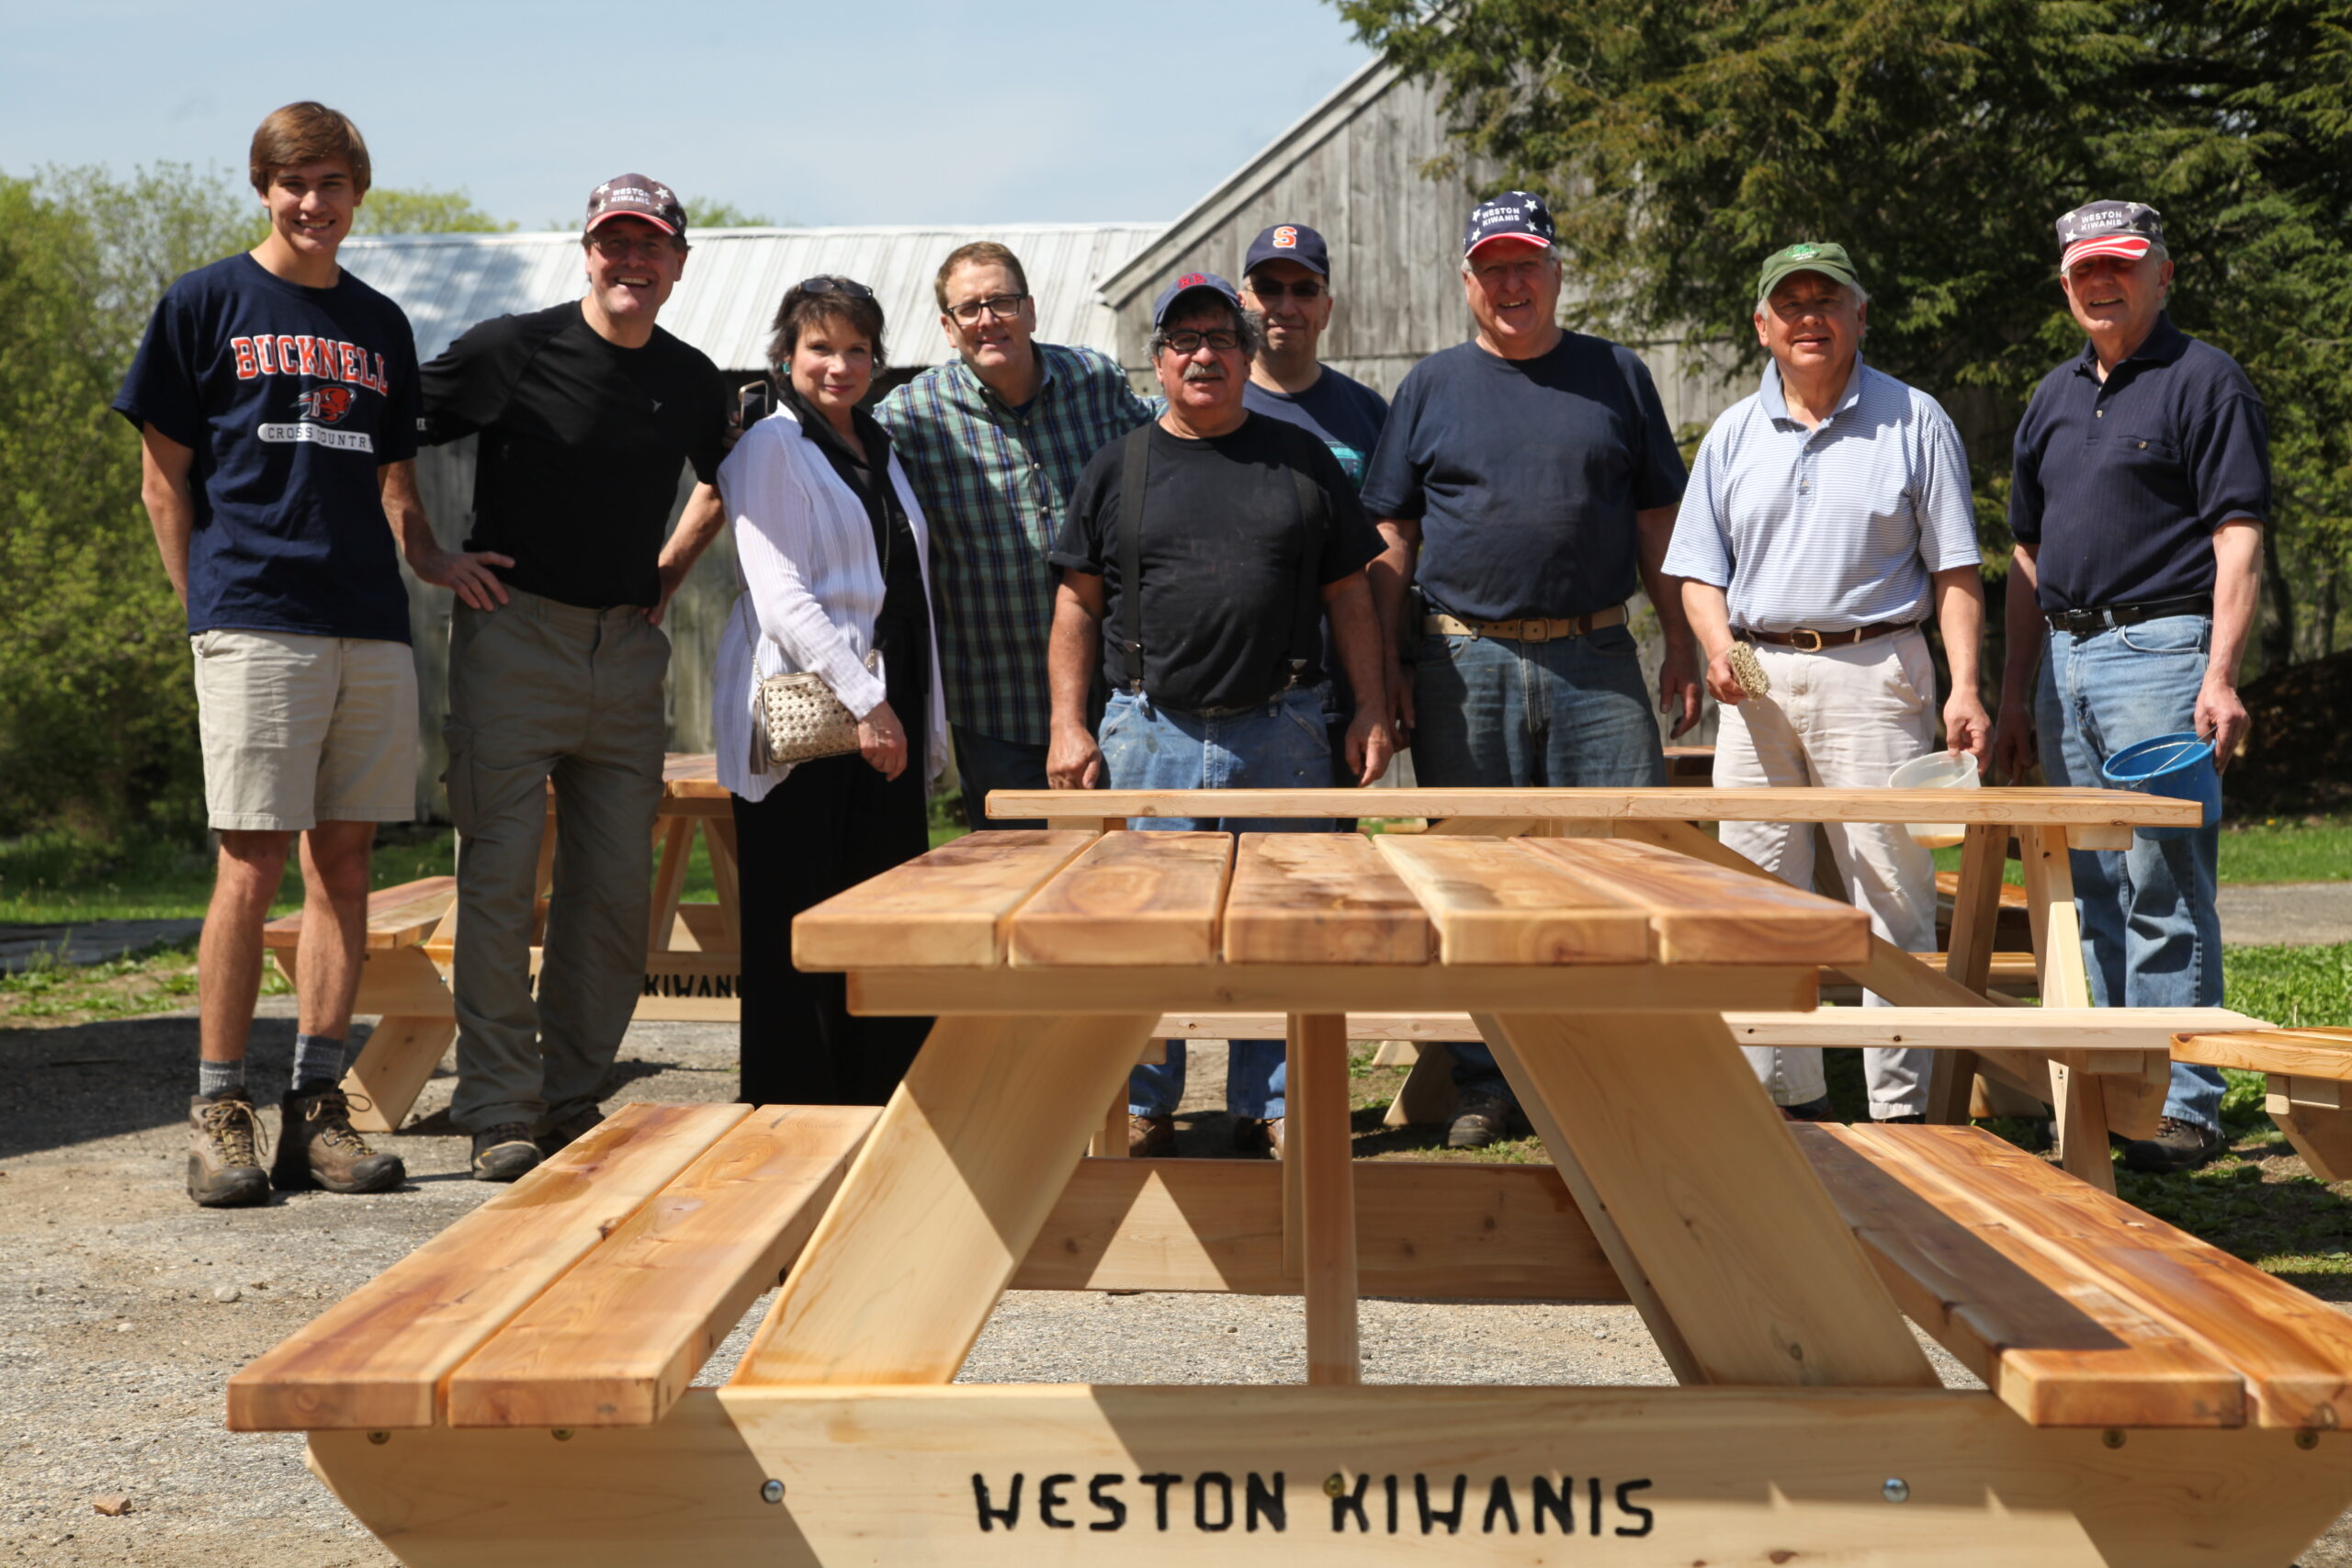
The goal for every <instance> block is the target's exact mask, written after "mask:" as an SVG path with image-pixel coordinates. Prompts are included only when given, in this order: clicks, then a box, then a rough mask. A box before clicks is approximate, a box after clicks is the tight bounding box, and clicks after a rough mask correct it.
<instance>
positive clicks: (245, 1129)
mask: <svg viewBox="0 0 2352 1568" xmlns="http://www.w3.org/2000/svg"><path fill="white" fill-rule="evenodd" d="M187 1125H188V1141H187V1195H188V1196H189V1197H191V1198H193V1199H195V1200H196V1201H198V1203H201V1204H202V1205H204V1207H206V1208H208V1209H243V1208H247V1207H250V1206H251V1205H253V1204H254V1203H266V1202H267V1201H269V1175H268V1173H267V1172H266V1171H264V1170H263V1169H262V1168H261V1156H259V1155H258V1154H257V1153H256V1152H255V1149H256V1146H257V1145H260V1144H262V1143H263V1142H264V1139H263V1137H262V1131H261V1119H260V1118H259V1117H257V1116H255V1115H254V1102H253V1097H252V1096H250V1095H248V1094H247V1093H246V1092H245V1091H244V1090H243V1089H222V1090H221V1091H220V1093H219V1094H214V1095H202V1094H199V1095H198V1096H196V1097H195V1098H194V1099H192V1100H189V1101H188V1102H187Z"/></svg>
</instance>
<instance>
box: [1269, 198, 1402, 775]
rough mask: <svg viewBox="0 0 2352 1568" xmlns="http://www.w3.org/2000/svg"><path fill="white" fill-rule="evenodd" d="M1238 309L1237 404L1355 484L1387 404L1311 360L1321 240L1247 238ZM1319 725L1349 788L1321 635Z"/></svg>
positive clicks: (1273, 230)
mask: <svg viewBox="0 0 2352 1568" xmlns="http://www.w3.org/2000/svg"><path fill="white" fill-rule="evenodd" d="M1241 304H1242V308H1243V309H1245V310H1249V311H1250V313H1251V314H1252V315H1255V316H1256V317H1257V318H1258V328H1259V344H1258V352H1257V353H1256V354H1255V355H1252V356H1251V358H1250V381H1249V384H1248V385H1247V386H1245V387H1244V388H1243V389H1242V394H1241V406H1242V407H1244V408H1246V409H1248V410H1249V411H1250V412H1251V413H1261V414H1264V415H1266V416H1267V417H1268V418H1269V419H1278V420H1281V421H1282V422H1283V423H1285V424H1295V425H1297V426H1298V427H1299V428H1300V429H1301V430H1304V431H1306V433H1307V434H1309V435H1312V436H1314V437H1315V438H1316V439H1317V440H1318V441H1320V442H1322V443H1323V445H1325V446H1329V448H1330V449H1331V456H1332V457H1337V458H1338V459H1339V460H1340V469H1341V470H1342V471H1343V472H1345V473H1346V475H1347V476H1348V482H1349V483H1351V484H1352V485H1354V486H1355V487H1356V488H1357V489H1358V490H1359V491H1361V490H1362V489H1363V471H1364V466H1365V465H1366V464H1368V463H1370V462H1371V461H1372V452H1373V448H1374V447H1375V446H1379V445H1380V429H1381V426H1383V425H1385V424H1386V423H1388V400H1387V399H1385V398H1384V397H1382V396H1381V395H1380V394H1379V393H1378V392H1375V391H1374V390H1373V389H1371V388H1370V387H1367V386H1365V385H1364V384H1363V382H1362V381H1359V380H1357V379H1356V378H1353V377H1351V376H1343V375H1341V374H1340V372H1338V371H1337V370H1334V369H1332V368H1331V367H1329V366H1328V365H1326V364H1324V363H1323V362H1322V360H1321V359H1320V358H1318V357H1317V353H1318V351H1319V350H1320V348H1321V345H1322V342H1323V332H1324V329H1325V328H1327V327H1329V325H1330V324H1331V256H1330V251H1329V247H1328V246H1326V245H1325V244H1324V243H1323V236H1322V235H1320V234H1318V233H1317V232H1316V231H1314V230H1312V229H1310V228H1308V227H1307V226H1306V224H1304V223H1276V224H1273V225H1272V226H1271V227H1269V228H1268V229H1266V230H1265V231H1262V232H1261V233H1260V234H1259V236H1258V237H1257V238H1256V239H1255V240H1253V241H1251V242H1250V249H1249V252H1248V254H1246V255H1244V256H1243V258H1242V273H1241ZM1323 668H1324V670H1325V671H1328V679H1327V680H1326V681H1325V682H1324V687H1323V726H1324V728H1325V729H1327V730H1328V731H1329V734H1330V740H1331V761H1332V770H1331V772H1332V777H1331V782H1332V784H1335V785H1339V786H1341V787H1344V786H1346V785H1349V784H1354V783H1355V782H1356V781H1355V779H1354V777H1353V775H1351V774H1350V773H1348V772H1347V733H1348V722H1349V720H1351V719H1352V718H1353V717H1354V716H1355V711H1356V704H1355V693H1354V692H1353V691H1352V690H1351V688H1350V687H1349V685H1348V676H1347V671H1345V670H1344V669H1343V668H1341V665H1340V660H1339V658H1338V657H1337V651H1336V649H1334V648H1333V647H1332V644H1331V630H1330V627H1329V626H1325V627H1324V629H1323Z"/></svg>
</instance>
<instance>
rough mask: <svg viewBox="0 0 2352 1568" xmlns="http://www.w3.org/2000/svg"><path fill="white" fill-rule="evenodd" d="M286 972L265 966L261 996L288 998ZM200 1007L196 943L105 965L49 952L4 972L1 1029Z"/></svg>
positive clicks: (1, 978)
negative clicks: (65, 959) (67, 961)
mask: <svg viewBox="0 0 2352 1568" xmlns="http://www.w3.org/2000/svg"><path fill="white" fill-rule="evenodd" d="M290 988H291V987H288V985H287V984H286V981H285V978H284V976H280V975H279V974H278V973H277V970H276V969H275V968H273V967H271V966H268V965H264V966H263V969H262V978H261V994H262V995H263V996H266V997H277V996H284V995H285V994H286V993H287V991H288V990H289V989H290ZM195 1005H196V944H195V943H193V942H187V943H182V944H180V945H177V946H163V947H155V948H151V949H149V950H148V951H147V952H145V953H131V954H129V955H127V956H124V957H121V958H117V959H112V960H110V961H108V962H107V963H104V964H62V963H60V962H59V961H58V960H57V959H56V958H55V957H53V956H51V954H48V953H38V954H36V955H35V956H34V958H33V961H32V962H31V963H30V964H27V965H26V966H25V967H24V968H22V969H20V970H18V971H17V973H15V974H13V975H0V1029H7V1028H20V1029H21V1028H34V1029H42V1028H59V1027H62V1026H63V1025H66V1024H73V1023H95V1022H98V1021H103V1020H106V1019H113V1018H136V1017H140V1016H141V1015H143V1014H146V1013H154V1012H170V1011H173V1010H176V1009H179V1008H189V1007H194V1006H195Z"/></svg>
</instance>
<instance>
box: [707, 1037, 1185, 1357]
mask: <svg viewBox="0 0 2352 1568" xmlns="http://www.w3.org/2000/svg"><path fill="white" fill-rule="evenodd" d="M1041 999H1043V998H1041ZM1158 1023H1159V1012H1158V1011H1157V1010H1154V1011H1151V1012H1145V1013H1135V1014H1118V1015H1110V1016H1103V1015H1067V1014H1014V1015H1009V1016H1003V1017H987V1018H973V1017H946V1018H942V1019H941V1020H940V1021H938V1022H937V1023H935V1024H934V1025H933V1026H932V1031H931V1038H930V1039H929V1040H928V1041H927V1042H926V1043H924V1045H923V1048H922V1055H919V1056H917V1057H916V1058H915V1062H914V1066H911V1067H910V1068H909V1069H908V1071H907V1076H906V1078H905V1081H903V1082H902V1083H900V1084H899V1089H898V1092H897V1093H895V1094H893V1095H892V1096H891V1097H890V1103H889V1104H888V1106H886V1107H885V1108H884V1109H883V1111H882V1118H881V1120H880V1121H879V1122H876V1124H875V1128H874V1132H873V1134H872V1135H871V1136H870V1137H868V1138H867V1139H866V1142H865V1148H864V1149H863V1150H861V1151H860V1152H859V1154H858V1158H857V1163H856V1165H854V1166H853V1167H852V1168H851V1169H850V1172H849V1175H848V1176H847V1177H845V1178H844V1179H842V1190H841V1193H840V1195H839V1196H838V1197H836V1198H835V1199H834V1200H833V1203H832V1207H831V1208H830V1209H828V1210H827V1211H826V1213H825V1217H824V1219H823V1221H822V1222H821V1223H820V1224H819V1225H818V1227H817V1231H816V1234H815V1235H812V1236H810V1237H809V1246H808V1247H807V1249H806V1250H804V1251H803V1252H802V1253H801V1255H800V1260H799V1261H798V1262H797V1263H796V1264H795V1265H794V1266H793V1269H792V1272H791V1273H790V1274H789V1275H788V1276H786V1280H785V1281H784V1286H783V1288H782V1289H781V1290H779V1291H778V1292H776V1300H775V1305H774V1306H773V1307H772V1308H771V1309H770V1310H769V1312H768V1315H767V1320H766V1321H765V1322H764V1323H763V1324H762V1325H760V1329H759V1332H758V1334H757V1335H756V1336H755V1337H754V1338H753V1339H752V1345H751V1348H750V1349H748V1350H747V1351H746V1352H745V1353H744V1356H743V1361H742V1365H741V1368H740V1369H739V1370H738V1371H737V1372H736V1374H735V1381H736V1382H738V1383H741V1384H757V1383H774V1382H792V1383H934V1382H935V1383H944V1382H949V1381H951V1380H952V1379H953V1378H954V1377H955V1376H956V1371H957V1369H959V1368H960V1367H962V1366H963V1364H964V1357H965V1356H966V1354H967V1353H968V1352H969V1351H970V1349H971V1348H972V1341H973V1340H974V1339H976V1338H978V1337H979V1332H980V1329H981V1328H982V1326H984V1325H986V1324H987V1322H988V1318H989V1313H990V1312H992V1311H994V1310H995V1308H996V1303H997V1299H998V1298H999V1297H1000V1296H1001V1295H1002V1294H1003V1293H1004V1287H1005V1283H1006V1281H1008V1280H1011V1279H1012V1273H1013V1270H1014V1269H1016V1268H1018V1267H1019V1266H1020V1264H1021V1260H1022V1259H1023V1258H1025V1257H1027V1256H1028V1253H1029V1247H1030V1245H1031V1244H1032V1243H1033V1242H1035V1240H1036V1239H1037V1232H1038V1230H1039V1228H1040V1227H1042V1226H1043V1225H1044V1224H1045V1223H1046V1215H1047V1214H1049V1213H1051V1212H1052V1211H1053V1206H1054V1204H1055V1202H1056V1201H1057V1200H1058V1199H1059V1198H1060V1197H1061V1193H1062V1189H1063V1188H1064V1187H1065V1186H1067V1185H1068V1184H1069V1177H1070V1172H1071V1171H1072V1170H1074V1169H1076V1168H1077V1165H1078V1161H1079V1158H1080V1154H1081V1153H1082V1152H1083V1150H1084V1149H1085V1146H1086V1139H1087V1135H1088V1134H1089V1133H1091V1131H1092V1130H1093V1129H1094V1127H1095V1126H1096V1125H1097V1123H1098V1122H1100V1121H1101V1119H1102V1115H1103V1104H1104V1102H1105V1101H1107V1100H1109V1099H1110V1098H1111V1095H1112V1092H1113V1091H1114V1089H1116V1088H1117V1087H1118V1086H1119V1085H1120V1084H1121V1083H1123V1082H1125V1078H1126V1076H1127V1073H1128V1071H1129V1069H1131V1068H1132V1067H1133V1066H1135V1063H1136V1056H1137V1055H1138V1054H1139V1053H1140V1052H1141V1050H1142V1048H1143V1044H1144V1041H1145V1039H1146V1037H1147V1036H1148V1035H1149V1034H1150V1032H1151V1031H1152V1030H1153V1028H1154V1027H1155V1026H1156V1025H1158Z"/></svg>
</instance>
